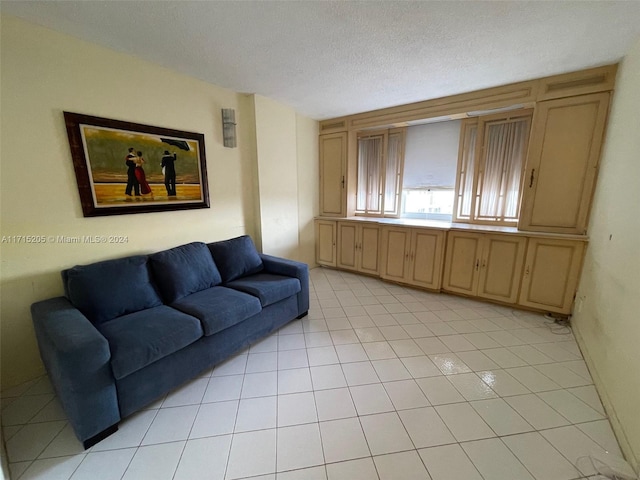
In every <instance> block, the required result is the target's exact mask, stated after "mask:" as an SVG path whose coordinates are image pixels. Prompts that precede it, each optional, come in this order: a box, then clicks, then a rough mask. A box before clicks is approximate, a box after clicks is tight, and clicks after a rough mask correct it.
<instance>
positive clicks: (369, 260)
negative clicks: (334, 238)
mask: <svg viewBox="0 0 640 480" xmlns="http://www.w3.org/2000/svg"><path fill="white" fill-rule="evenodd" d="M337 227H338V254H337V266H338V267H339V268H344V269H347V270H355V271H358V272H363V273H369V274H374V275H377V274H378V272H379V262H378V254H379V243H380V227H379V226H378V225H377V224H375V223H373V224H367V223H359V222H337Z"/></svg>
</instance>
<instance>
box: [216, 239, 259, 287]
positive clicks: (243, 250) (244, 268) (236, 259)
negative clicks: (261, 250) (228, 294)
mask: <svg viewBox="0 0 640 480" xmlns="http://www.w3.org/2000/svg"><path fill="white" fill-rule="evenodd" d="M208 246H209V250H211V255H213V259H214V260H215V262H216V265H217V266H218V269H219V270H220V274H221V275H222V281H223V282H224V283H227V282H230V281H232V280H235V279H236V278H240V277H244V276H245V275H252V274H254V273H258V272H260V271H262V269H263V268H264V267H263V265H262V259H261V258H260V255H259V254H258V251H257V250H256V246H255V245H254V244H253V240H251V237H250V236H248V235H242V236H241V237H236V238H232V239H230V240H224V241H221V242H214V243H210V244H209V245H208Z"/></svg>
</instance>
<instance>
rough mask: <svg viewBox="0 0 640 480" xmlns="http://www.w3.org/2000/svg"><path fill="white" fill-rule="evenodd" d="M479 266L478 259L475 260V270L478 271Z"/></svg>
mask: <svg viewBox="0 0 640 480" xmlns="http://www.w3.org/2000/svg"><path fill="white" fill-rule="evenodd" d="M479 266H480V259H477V260H476V272H477V271H478V267H479Z"/></svg>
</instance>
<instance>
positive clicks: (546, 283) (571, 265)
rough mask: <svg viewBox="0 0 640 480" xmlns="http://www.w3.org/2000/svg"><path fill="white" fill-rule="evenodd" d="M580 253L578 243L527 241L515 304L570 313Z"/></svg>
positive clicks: (581, 247)
mask: <svg viewBox="0 0 640 480" xmlns="http://www.w3.org/2000/svg"><path fill="white" fill-rule="evenodd" d="M583 252H584V242H581V241H577V240H576V241H573V240H556V239H538V238H530V239H529V245H528V247H527V257H526V260H525V269H524V275H523V277H522V288H521V291H520V299H519V301H518V303H519V304H520V305H524V306H527V307H534V308H538V309H543V310H547V311H550V312H557V313H565V314H568V313H571V307H572V304H573V297H574V295H575V293H576V288H577V286H578V278H579V276H580V268H581V266H582V256H583Z"/></svg>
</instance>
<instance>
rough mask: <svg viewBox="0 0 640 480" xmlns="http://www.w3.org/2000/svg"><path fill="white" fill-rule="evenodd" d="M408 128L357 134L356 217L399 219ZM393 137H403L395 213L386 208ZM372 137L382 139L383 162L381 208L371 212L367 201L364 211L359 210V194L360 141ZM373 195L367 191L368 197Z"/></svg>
mask: <svg viewBox="0 0 640 480" xmlns="http://www.w3.org/2000/svg"><path fill="white" fill-rule="evenodd" d="M406 130H407V129H406V127H397V128H386V129H376V130H362V131H359V132H357V133H356V171H355V174H356V189H355V195H356V201H355V205H356V208H355V215H356V216H365V217H388V218H398V217H399V216H400V212H401V202H402V178H403V174H404V152H405V143H406ZM391 135H401V140H400V149H399V150H400V151H399V159H398V164H397V165H396V170H395V179H394V183H395V209H394V210H393V211H387V210H386V208H385V197H386V191H387V185H388V178H387V164H388V153H389V137H390V136H391ZM372 137H382V160H381V165H380V178H379V182H378V185H379V191H378V192H377V195H378V206H379V208H378V209H376V210H370V209H369V208H368V204H369V202H368V201H366V200H365V208H364V210H362V209H358V193H359V191H360V189H359V184H358V181H359V178H360V166H361V165H360V153H359V152H360V145H359V143H360V140H361V139H364V138H372ZM371 194H373V193H372V192H369V191H368V189H367V196H368V195H371Z"/></svg>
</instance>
